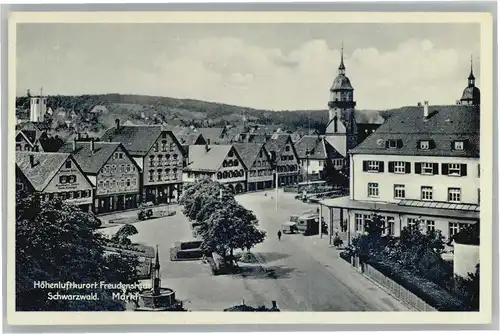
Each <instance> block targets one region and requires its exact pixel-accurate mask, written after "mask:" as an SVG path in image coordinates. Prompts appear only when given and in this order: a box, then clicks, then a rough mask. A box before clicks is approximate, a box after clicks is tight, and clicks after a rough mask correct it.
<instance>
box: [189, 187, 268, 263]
mask: <svg viewBox="0 0 500 334" xmlns="http://www.w3.org/2000/svg"><path fill="white" fill-rule="evenodd" d="M221 190H222V198H221V196H220V195H221ZM181 204H182V205H184V208H183V212H184V214H185V215H186V216H187V217H188V218H189V219H190V220H191V221H195V222H197V224H198V227H197V234H198V235H199V236H200V237H201V239H202V240H203V243H202V248H203V249H204V250H205V251H215V252H217V253H219V254H220V255H222V256H223V257H225V258H227V257H231V256H232V255H233V252H234V250H235V249H242V250H250V249H251V248H252V247H253V246H255V245H256V244H258V243H261V242H262V241H263V240H264V238H265V236H266V233H265V232H264V231H261V230H259V229H258V220H257V217H255V215H254V214H253V212H251V211H250V210H247V209H246V208H244V207H243V206H242V205H240V204H239V203H238V202H236V200H235V199H234V196H233V194H232V193H231V192H230V191H229V190H228V189H227V188H225V187H224V185H222V184H220V183H217V182H213V181H212V180H209V179H201V180H199V181H197V182H195V183H194V184H192V185H190V186H188V187H187V188H186V190H185V191H184V194H183V196H182V198H181Z"/></svg>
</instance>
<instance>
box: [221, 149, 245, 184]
mask: <svg viewBox="0 0 500 334" xmlns="http://www.w3.org/2000/svg"><path fill="white" fill-rule="evenodd" d="M235 162H237V163H236V166H235ZM224 172H226V175H231V173H232V175H233V177H229V176H228V177H226V178H224V177H223V176H224ZM235 173H237V175H238V176H234V175H235ZM215 180H216V181H218V182H221V183H232V182H245V181H246V170H245V167H243V163H242V161H241V160H240V159H239V158H238V157H237V155H236V150H235V149H234V147H233V148H231V150H230V151H229V153H228V155H227V156H226V158H225V159H224V161H223V162H222V164H221V168H220V169H219V170H218V171H217V173H216V175H215Z"/></svg>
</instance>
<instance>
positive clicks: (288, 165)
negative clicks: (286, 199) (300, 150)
mask: <svg viewBox="0 0 500 334" xmlns="http://www.w3.org/2000/svg"><path fill="white" fill-rule="evenodd" d="M265 147H266V149H267V151H268V152H269V154H270V155H271V160H272V161H273V165H274V167H275V168H276V170H277V171H278V186H287V185H292V184H297V183H298V182H299V173H300V165H299V164H300V161H299V156H298V154H297V151H296V150H295V146H294V144H293V142H292V138H291V136H290V135H289V134H278V133H275V134H273V135H272V136H271V138H270V139H269V140H268V141H267V142H266V143H265Z"/></svg>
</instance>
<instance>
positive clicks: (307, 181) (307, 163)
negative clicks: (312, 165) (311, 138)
mask: <svg viewBox="0 0 500 334" xmlns="http://www.w3.org/2000/svg"><path fill="white" fill-rule="evenodd" d="M309 154H310V152H309V149H306V183H307V184H309Z"/></svg>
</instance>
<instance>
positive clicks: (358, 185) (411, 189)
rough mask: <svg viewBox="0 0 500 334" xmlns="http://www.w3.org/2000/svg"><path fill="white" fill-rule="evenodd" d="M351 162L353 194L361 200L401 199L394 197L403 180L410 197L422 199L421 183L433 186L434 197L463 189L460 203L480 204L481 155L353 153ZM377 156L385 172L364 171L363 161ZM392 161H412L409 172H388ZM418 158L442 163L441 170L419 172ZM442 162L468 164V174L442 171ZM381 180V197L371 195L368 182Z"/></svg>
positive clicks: (443, 199) (441, 198)
mask: <svg viewBox="0 0 500 334" xmlns="http://www.w3.org/2000/svg"><path fill="white" fill-rule="evenodd" d="M352 160H353V163H352V164H351V175H353V177H352V178H351V182H352V183H351V192H350V196H351V198H352V199H354V200H359V201H381V202H399V199H395V198H394V185H395V184H404V185H405V192H406V198H407V199H418V200H419V199H420V198H421V196H420V191H421V186H432V187H433V201H440V202H446V201H448V188H460V189H461V197H462V199H461V203H470V204H478V192H477V190H478V189H479V177H478V164H479V159H474V158H455V157H423V156H422V157H421V156H394V155H392V156H390V155H364V154H355V155H353V158H352ZM365 160H366V161H369V160H375V161H383V162H384V172H383V173H375V172H363V161H365ZM389 161H405V162H410V163H411V173H410V174H396V173H389V171H388V170H389V164H388V162H389ZM415 162H430V163H439V174H437V175H419V174H416V173H415ZM442 163H459V164H467V176H462V177H459V176H448V175H441V164H442ZM370 182H374V183H378V184H379V196H378V198H372V197H369V196H368V183H370Z"/></svg>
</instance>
